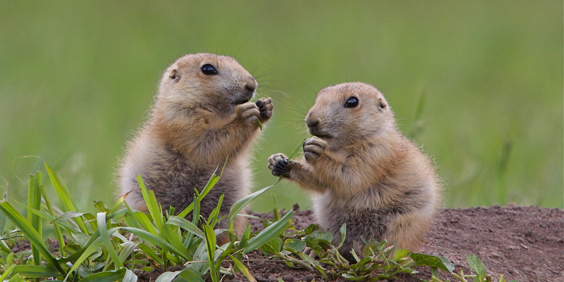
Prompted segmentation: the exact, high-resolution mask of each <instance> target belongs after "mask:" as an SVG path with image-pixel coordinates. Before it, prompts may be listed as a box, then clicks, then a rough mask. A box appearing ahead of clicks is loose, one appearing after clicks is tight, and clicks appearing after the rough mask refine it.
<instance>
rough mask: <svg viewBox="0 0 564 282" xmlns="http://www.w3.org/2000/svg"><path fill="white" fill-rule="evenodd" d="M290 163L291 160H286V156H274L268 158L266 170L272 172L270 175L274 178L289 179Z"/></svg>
mask: <svg viewBox="0 0 564 282" xmlns="http://www.w3.org/2000/svg"><path fill="white" fill-rule="evenodd" d="M292 163H293V162H292V160H290V159H288V157H286V155H284V154H274V155H272V156H270V158H268V169H270V170H271V171H272V175H274V176H283V177H286V178H290V171H291V170H292V168H291V165H292Z"/></svg>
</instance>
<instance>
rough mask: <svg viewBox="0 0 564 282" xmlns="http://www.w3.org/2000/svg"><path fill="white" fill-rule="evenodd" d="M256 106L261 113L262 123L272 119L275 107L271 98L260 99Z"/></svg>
mask: <svg viewBox="0 0 564 282" xmlns="http://www.w3.org/2000/svg"><path fill="white" fill-rule="evenodd" d="M255 104H256V105H257V107H258V109H259V111H260V116H259V119H260V121H261V122H265V121H267V120H269V119H270V117H272V109H273V108H274V105H272V99H271V98H260V99H258V100H257V101H256V102H255Z"/></svg>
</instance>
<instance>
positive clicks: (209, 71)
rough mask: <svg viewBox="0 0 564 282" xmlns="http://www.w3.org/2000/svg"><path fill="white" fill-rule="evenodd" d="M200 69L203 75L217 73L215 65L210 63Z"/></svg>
mask: <svg viewBox="0 0 564 282" xmlns="http://www.w3.org/2000/svg"><path fill="white" fill-rule="evenodd" d="M201 70H202V72H203V73H204V74H205V75H216V74H217V70H216V69H215V67H214V66H212V65H210V64H205V65H203V66H202V68H201Z"/></svg>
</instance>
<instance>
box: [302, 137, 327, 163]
mask: <svg viewBox="0 0 564 282" xmlns="http://www.w3.org/2000/svg"><path fill="white" fill-rule="evenodd" d="M325 148H327V142H326V141H325V140H323V139H321V138H319V137H316V136H313V137H311V138H309V139H307V140H306V141H304V145H303V149H304V157H305V159H306V161H314V160H317V159H318V158H319V156H321V154H323V152H324V151H325Z"/></svg>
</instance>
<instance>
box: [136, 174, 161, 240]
mask: <svg viewBox="0 0 564 282" xmlns="http://www.w3.org/2000/svg"><path fill="white" fill-rule="evenodd" d="M137 182H138V183H139V188H141V194H142V195H143V199H144V200H145V204H146V205H147V209H148V210H149V214H150V215H151V217H152V218H153V221H154V222H155V225H157V229H158V230H159V231H160V230H162V229H163V225H164V222H163V221H164V220H163V213H162V209H161V206H160V204H159V203H158V202H157V198H155V193H154V192H153V191H152V190H147V187H146V186H145V182H143V178H141V175H138V176H137Z"/></svg>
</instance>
